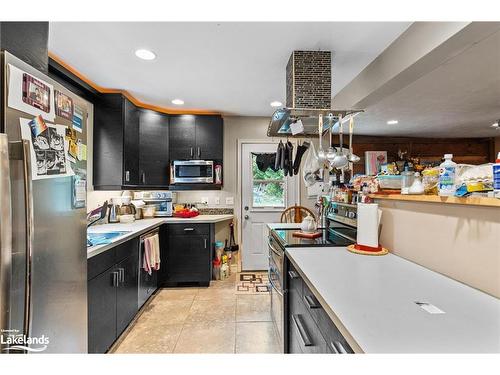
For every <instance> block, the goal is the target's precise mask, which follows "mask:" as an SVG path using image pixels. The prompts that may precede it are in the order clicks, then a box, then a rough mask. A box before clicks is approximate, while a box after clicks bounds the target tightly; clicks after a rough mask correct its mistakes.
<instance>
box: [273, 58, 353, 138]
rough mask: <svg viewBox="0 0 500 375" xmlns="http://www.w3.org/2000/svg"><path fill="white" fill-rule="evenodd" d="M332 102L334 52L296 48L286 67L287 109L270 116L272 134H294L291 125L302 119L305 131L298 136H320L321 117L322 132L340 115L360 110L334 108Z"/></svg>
mask: <svg viewBox="0 0 500 375" xmlns="http://www.w3.org/2000/svg"><path fill="white" fill-rule="evenodd" d="M331 102H332V53H331V51H293V52H292V54H291V56H290V58H289V60H288V64H287V66H286V108H280V109H278V110H276V111H275V112H274V114H273V116H272V117H271V121H270V123H269V127H268V129H267V135H268V136H269V137H292V134H291V130H290V124H292V123H294V122H296V121H298V120H301V121H302V124H303V127H304V131H303V132H302V133H300V134H297V135H295V137H318V117H319V115H323V116H324V118H325V121H324V125H323V131H326V130H327V129H328V128H329V127H330V126H332V125H333V124H335V123H336V122H337V121H338V119H339V116H342V117H346V116H349V115H353V114H355V113H358V112H362V111H359V110H334V109H330V108H331Z"/></svg>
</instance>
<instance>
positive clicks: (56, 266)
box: [0, 51, 93, 353]
mask: <svg viewBox="0 0 500 375" xmlns="http://www.w3.org/2000/svg"><path fill="white" fill-rule="evenodd" d="M1 59H2V61H1V64H2V104H1V105H0V116H1V127H0V133H1V134H0V234H1V239H0V249H1V253H0V329H1V332H0V334H1V335H2V344H1V345H2V348H1V350H2V352H3V353H9V352H10V353H13V352H19V351H21V352H25V353H36V352H43V353H86V352H87V249H86V205H85V199H84V198H82V195H85V191H83V194H82V189H85V180H86V177H85V176H86V167H87V165H86V164H87V162H86V157H85V154H84V150H85V149H84V146H83V145H84V144H86V143H87V128H88V127H89V126H91V123H92V117H93V107H92V104H91V103H89V102H87V101H85V100H84V99H82V98H80V97H78V96H76V95H74V94H73V93H72V92H71V91H69V90H67V89H66V88H64V87H63V86H62V85H61V84H59V83H58V82H56V81H54V80H52V79H51V78H49V77H48V76H46V75H44V74H43V73H40V72H39V71H37V70H35V69H34V68H32V67H31V66H29V65H28V64H26V63H24V62H23V61H21V60H19V59H17V58H16V57H15V56H13V55H12V54H9V53H8V52H6V51H2V52H1ZM14 71H15V72H17V73H16V74H18V72H19V71H22V72H23V74H24V75H23V77H28V78H27V79H30V80H31V81H30V82H31V83H30V84H35V86H36V84H39V85H41V86H39V87H38V88H40V90H42V95H43V90H44V89H45V88H46V87H50V90H54V92H53V93H52V94H53V96H50V95H49V99H50V100H49V101H47V102H44V103H42V105H41V106H40V105H39V104H40V103H38V104H37V102H36V101H37V100H38V99H39V98H38V97H37V96H36V95H38V94H39V92H38V91H37V92H36V93H35V91H33V92H30V93H29V95H26V96H25V97H24V96H23V98H22V99H21V100H22V101H25V102H26V103H27V104H30V105H38V106H39V108H38V109H40V108H41V109H43V110H47V108H48V107H50V106H54V107H51V110H52V109H53V108H56V113H55V118H54V119H53V121H46V123H47V125H49V123H50V124H57V125H59V126H60V129H62V127H61V126H64V127H67V128H69V129H75V128H77V129H78V130H79V131H74V132H72V134H67V137H68V138H66V136H65V139H70V138H71V139H72V145H74V144H78V146H79V147H78V154H77V155H76V156H77V157H73V154H72V155H68V154H67V152H66V148H67V146H64V149H63V154H65V155H64V156H63V157H61V158H60V157H59V156H57V159H56V161H57V163H58V164H57V168H55V167H54V159H53V157H54V155H53V154H52V153H50V154H49V153H45V154H43V153H41V154H42V156H43V155H45V156H44V157H45V158H46V160H45V161H44V160H43V158H42V157H40V165H42V164H45V165H44V166H42V167H40V169H38V170H37V169H36V166H35V169H33V168H34V167H33V161H32V160H33V157H32V155H31V154H32V153H33V150H36V149H34V146H33V144H34V143H35V141H34V140H33V139H32V140H29V139H28V140H26V137H25V136H23V137H24V138H25V140H23V139H22V132H21V126H20V121H23V120H22V119H33V118H34V117H35V116H34V115H33V113H32V111H23V110H20V109H19V108H21V109H22V108H23V106H24V104H23V103H24V102H22V101H21V102H20V103H21V107H19V108H16V107H14V108H13V107H12V106H11V105H10V103H11V100H16V99H17V100H19V98H15V97H14V96H12V95H13V94H14V92H15V90H14V89H13V88H12V87H13V86H12V85H11V86H9V82H10V80H11V79H13V77H14V76H13V72H14ZM23 79H24V78H23ZM40 82H45V83H46V84H48V85H47V86H43V85H42V84H41V83H40ZM35 86H34V87H35ZM15 87H17V86H15ZM9 90H11V91H10V92H9ZM16 90H17V89H16ZM29 90H31V88H30V89H29ZM33 90H37V88H36V87H35V88H34V89H33ZM9 95H11V96H12V97H9ZM19 95H24V94H22V93H21V94H19ZM30 95H31V96H30ZM61 98H62V99H63V100H65V102H64V103H63V104H64V106H61V107H58V106H57V100H59V99H61ZM26 103H25V104H26ZM44 106H48V107H47V108H45V107H44ZM26 108H27V107H26ZM58 109H59V110H58ZM77 109H78V113H77V111H76V110H77ZM73 113H74V114H75V116H77V118H75V117H74V116H72V115H73ZM75 121H76V122H75ZM80 130H81V132H80ZM54 132H55V131H54ZM75 135H76V139H75ZM57 137H59V138H57ZM61 140H62V138H61V137H60V135H57V134H56V133H54V138H50V142H52V141H54V145H55V146H54V147H56V146H57V147H60V142H61ZM36 144H37V145H40V144H39V143H38V142H37V143H36ZM45 146H46V145H45ZM45 146H43V147H45ZM50 147H52V143H51V145H50ZM56 150H57V149H56ZM73 151H74V150H73ZM59 152H60V151H59ZM36 153H37V155H36V164H39V159H38V158H39V153H38V151H37V152H36ZM61 155H62V154H61ZM70 160H72V161H71V162H70ZM63 163H66V164H63ZM67 163H70V164H67ZM65 165H70V166H71V169H72V170H73V172H74V175H64V173H63V172H65V171H68V170H69V169H66V166H65ZM33 171H35V173H36V175H37V178H34V176H33ZM49 171H50V173H53V174H54V175H51V176H48V178H43V179H39V178H40V177H39V175H41V174H43V173H46V174H49ZM75 171H76V172H78V173H76V172H75ZM59 174H60V175H59ZM42 177H44V176H42ZM82 184H83V185H82ZM82 186H83V188H82ZM16 335H17V339H18V340H20V341H13V340H12V337H13V336H16ZM23 335H24V338H23ZM23 340H24V341H23Z"/></svg>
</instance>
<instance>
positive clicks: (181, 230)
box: [168, 224, 210, 236]
mask: <svg viewBox="0 0 500 375" xmlns="http://www.w3.org/2000/svg"><path fill="white" fill-rule="evenodd" d="M168 233H169V236H170V235H172V236H182V235H186V236H190V235H208V234H209V233H210V224H169V225H168Z"/></svg>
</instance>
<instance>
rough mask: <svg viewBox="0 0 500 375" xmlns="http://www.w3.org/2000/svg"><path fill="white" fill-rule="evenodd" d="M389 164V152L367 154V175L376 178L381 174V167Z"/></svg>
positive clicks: (369, 152) (367, 152)
mask: <svg viewBox="0 0 500 375" xmlns="http://www.w3.org/2000/svg"><path fill="white" fill-rule="evenodd" d="M382 164H387V151H366V152H365V174H367V175H368V176H374V175H376V174H377V173H379V172H380V166H381V165H382Z"/></svg>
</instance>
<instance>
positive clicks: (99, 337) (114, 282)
mask: <svg viewBox="0 0 500 375" xmlns="http://www.w3.org/2000/svg"><path fill="white" fill-rule="evenodd" d="M138 262H139V240H138V238H134V239H132V240H129V241H127V242H125V243H123V244H120V245H117V246H116V247H114V248H112V249H109V250H107V251H105V252H103V253H101V254H98V255H96V256H94V257H92V258H90V259H89V260H88V261H87V269H88V271H87V273H88V275H89V278H90V279H89V281H88V296H87V298H88V350H89V353H105V352H106V351H107V350H108V349H109V348H110V347H111V345H112V344H113V343H114V341H115V340H116V339H117V338H118V336H119V335H120V334H121V333H122V332H123V331H124V330H125V328H126V327H127V326H128V324H129V323H130V322H131V321H132V319H133V318H134V316H135V314H136V313H137V311H138V309H139V307H138V267H139V264H138Z"/></svg>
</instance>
